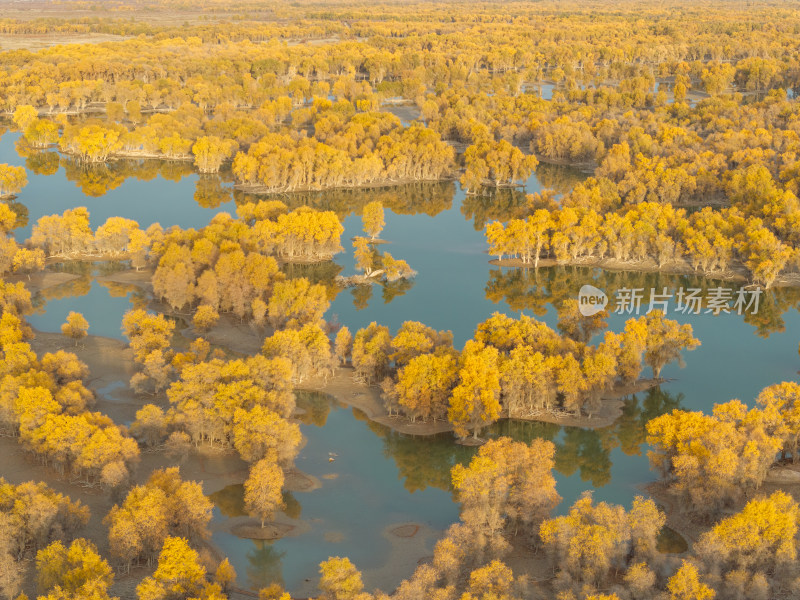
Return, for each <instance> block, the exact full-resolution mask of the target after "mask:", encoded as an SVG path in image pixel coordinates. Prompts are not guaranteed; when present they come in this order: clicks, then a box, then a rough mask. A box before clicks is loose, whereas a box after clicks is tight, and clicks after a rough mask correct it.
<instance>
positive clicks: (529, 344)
mask: <svg viewBox="0 0 800 600" xmlns="http://www.w3.org/2000/svg"><path fill="white" fill-rule="evenodd" d="M603 317H604V315H603V314H602V313H600V314H598V315H595V316H594V317H583V316H582V315H581V314H580V313H579V311H578V307H577V302H576V301H574V300H573V301H572V304H571V305H570V306H567V307H565V310H564V311H562V317H561V320H560V321H559V329H561V331H562V332H563V333H562V334H561V335H560V334H559V333H557V332H555V331H553V330H552V329H550V328H549V327H548V326H547V325H546V324H544V323H541V322H539V321H537V320H536V319H534V318H531V317H528V316H525V315H522V316H520V318H519V319H514V318H512V317H508V316H506V315H503V314H500V313H495V314H494V315H492V317H491V318H490V319H488V320H487V321H485V322H483V323H481V324H479V325H478V328H477V330H476V332H475V337H474V339H473V340H469V341H468V342H467V343H466V345H465V346H464V349H463V350H462V351H460V352H459V351H458V350H456V349H455V348H454V347H453V337H452V334H451V333H450V332H442V331H439V332H437V331H435V330H434V329H432V328H430V327H427V326H425V325H424V324H422V323H418V322H415V321H407V322H405V323H404V324H403V325H402V327H400V329H399V330H398V331H397V334H396V335H395V336H394V337H392V336H391V334H390V332H389V329H388V328H387V327H385V326H381V325H378V324H377V323H372V324H370V325H369V326H368V327H366V328H363V329H360V330H358V331H357V332H356V334H355V335H354V336H353V335H352V334H351V333H350V331H349V329H347V328H346V327H342V328H341V329H340V330H339V332H338V333H337V336H336V340H335V352H336V355H337V358H338V359H339V361H341V362H345V361H346V360H347V359H348V358H350V360H351V362H352V366H353V368H354V369H355V375H356V377H357V378H359V379H360V380H362V381H365V382H367V383H372V384H380V385H381V388H382V390H383V397H384V400H385V403H386V407H387V410H388V411H389V413H390V414H392V413H402V414H403V415H405V416H406V417H408V418H409V419H410V420H411V421H414V420H416V419H421V420H429V419H433V420H444V419H447V420H448V421H449V422H450V423H451V424H452V425H453V427H454V429H455V431H456V433H457V434H458V435H460V436H461V437H464V436H466V435H467V432H468V430H472V431H473V433H474V435H475V436H477V433H478V431H479V430H480V428H481V427H483V426H485V425H488V424H491V423H492V422H494V421H496V420H497V419H498V418H499V417H501V416H506V417H509V418H513V417H521V416H532V415H535V414H538V413H539V412H541V411H547V410H554V409H562V410H564V411H566V412H568V413H571V414H574V415H580V414H583V413H585V414H588V415H591V414H592V413H594V412H596V411H597V410H598V408H599V402H600V400H601V398H602V397H603V395H605V394H606V393H608V392H610V391H612V390H613V389H614V387H615V386H616V385H617V384H618V383H631V382H635V381H637V380H638V379H639V377H640V375H641V372H642V368H643V364H646V365H648V366H650V367H651V368H652V371H653V376H654V377H655V378H658V377H659V376H660V373H661V369H662V368H663V367H664V366H665V365H666V364H668V363H670V362H672V361H674V360H677V359H679V358H680V355H681V352H682V351H683V350H687V349H688V350H691V349H694V348H695V347H697V346H698V345H699V344H700V342H699V341H698V340H697V339H695V338H694V336H693V335H692V329H691V325H688V324H687V325H679V324H678V323H676V322H675V321H672V320H669V319H665V318H664V315H663V313H662V312H661V311H657V310H656V311H653V312H651V313H648V314H647V315H643V316H641V317H639V318H638V319H630V320H629V321H628V322H627V323H626V324H625V329H624V330H623V331H622V332H621V333H619V334H617V333H614V332H606V333H605V336H604V338H603V341H602V342H600V343H599V344H598V345H596V346H592V345H589V344H588V342H589V340H590V339H591V338H592V337H593V336H594V335H595V334H596V333H598V332H599V331H601V330H602V329H604V328H605V327H606V323H605V321H604V318H603Z"/></svg>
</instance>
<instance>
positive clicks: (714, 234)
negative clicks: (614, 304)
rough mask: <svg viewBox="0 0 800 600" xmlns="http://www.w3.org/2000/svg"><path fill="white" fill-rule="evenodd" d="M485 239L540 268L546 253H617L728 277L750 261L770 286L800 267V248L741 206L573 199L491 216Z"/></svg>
mask: <svg viewBox="0 0 800 600" xmlns="http://www.w3.org/2000/svg"><path fill="white" fill-rule="evenodd" d="M798 214H800V213H798ZM486 238H487V241H488V243H489V252H490V254H493V255H495V256H497V257H498V258H499V259H500V260H502V259H503V257H504V256H510V257H515V258H517V259H519V261H520V262H521V263H522V265H523V266H528V265H530V266H532V267H534V268H536V267H538V265H539V261H540V260H541V259H542V258H544V257H548V258H549V257H552V258H553V259H554V260H556V261H557V262H559V263H562V264H563V263H581V262H587V263H591V262H593V261H603V260H613V261H616V264H618V265H622V264H633V265H635V264H637V263H639V264H647V265H651V266H656V267H659V268H665V269H670V268H671V269H676V270H682V269H683V270H691V271H694V272H698V273H701V274H704V275H723V276H725V275H727V274H729V273H730V272H731V271H732V270H734V269H735V268H736V267H737V266H738V265H743V266H744V267H745V268H746V269H747V271H748V273H749V274H750V277H751V278H752V280H753V281H754V282H755V283H758V284H761V285H764V286H765V287H769V286H771V285H772V284H773V283H774V281H775V280H776V278H777V277H778V276H779V275H780V274H781V273H782V272H785V271H790V272H796V271H797V270H798V267H800V249H798V248H797V247H794V245H793V244H792V243H788V242H787V241H784V240H783V239H782V238H781V237H780V236H779V235H776V233H775V231H774V230H773V228H771V227H769V226H768V225H767V224H766V223H765V222H764V221H763V220H762V219H761V218H759V217H754V216H745V214H743V213H742V212H741V211H740V210H738V209H737V208H730V209H724V210H713V209H711V208H708V207H706V208H704V209H702V210H699V211H694V212H692V213H690V214H688V215H687V213H686V211H685V210H684V209H677V210H676V209H675V208H673V207H672V206H671V205H669V204H666V205H664V204H659V203H655V202H644V203H641V204H636V205H633V206H629V207H625V208H622V209H620V210H619V211H614V212H608V213H605V214H603V213H598V212H596V211H594V210H593V209H591V208H580V207H579V208H573V207H572V206H569V205H566V206H563V207H561V208H559V209H556V210H547V209H546V208H538V209H535V210H532V213H531V214H529V215H528V216H526V217H524V218H516V219H511V220H510V221H508V222H507V223H502V222H499V221H495V222H493V223H490V224H489V225H487V227H486Z"/></svg>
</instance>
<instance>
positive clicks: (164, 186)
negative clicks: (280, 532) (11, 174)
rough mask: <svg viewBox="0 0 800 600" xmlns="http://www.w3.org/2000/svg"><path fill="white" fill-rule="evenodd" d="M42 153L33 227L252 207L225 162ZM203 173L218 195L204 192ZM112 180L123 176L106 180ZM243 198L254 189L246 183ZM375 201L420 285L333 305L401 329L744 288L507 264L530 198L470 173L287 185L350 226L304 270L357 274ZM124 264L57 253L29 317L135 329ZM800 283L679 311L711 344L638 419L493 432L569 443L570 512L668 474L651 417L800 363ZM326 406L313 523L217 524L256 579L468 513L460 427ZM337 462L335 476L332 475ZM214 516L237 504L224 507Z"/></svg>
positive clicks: (561, 181) (248, 577) (305, 510)
mask: <svg viewBox="0 0 800 600" xmlns="http://www.w3.org/2000/svg"><path fill="white" fill-rule="evenodd" d="M17 138H18V136H17V135H16V134H5V135H3V136H2V138H0V162H8V163H11V164H21V165H24V164H26V159H25V158H22V157H20V156H19V155H18V154H17V151H16V148H15V141H16V140H17ZM48 161H49V162H48ZM56 161H60V162H56ZM27 162H28V163H30V164H29V166H31V164H33V165H34V166H36V165H41V164H45V163H46V164H50V165H51V167H50V169H49V170H45V171H47V172H51V171H54V172H52V173H51V174H47V175H45V174H35V173H33V172H32V171H30V169H29V173H28V177H29V180H30V183H29V185H28V186H27V187H26V188H25V189H24V190H23V191H22V193H21V194H20V195H19V197H18V198H17V199H16V202H15V206H16V207H17V209H18V211H19V212H20V213H21V214H24V213H25V212H27V215H28V217H27V218H28V223H27V225H26V226H24V227H21V228H20V229H19V230H18V236H19V238H20V239H24V238H27V237H28V236H29V234H30V229H31V226H32V224H33V223H34V222H35V220H36V219H38V218H39V217H40V216H42V215H45V214H52V213H55V212H59V213H60V212H62V211H63V210H64V209H66V208H71V207H74V206H87V207H88V208H89V210H90V212H91V217H92V225H93V226H94V227H96V226H98V225H99V224H101V223H102V222H103V221H104V220H105V219H106V218H107V217H109V216H114V215H119V216H124V217H128V218H133V219H136V220H137V221H138V222H139V223H140V224H141V225H142V226H145V227H146V226H147V225H149V224H150V223H153V222H159V223H161V224H162V225H163V226H165V227H167V226H170V225H180V226H181V227H201V226H203V225H205V224H206V223H207V222H208V221H209V219H210V218H211V217H212V216H213V215H214V214H215V213H217V212H219V211H223V210H225V211H228V212H233V211H234V209H235V203H234V200H233V197H234V194H231V192H230V189H229V187H230V184H229V183H226V182H225V181H224V179H225V177H224V176H223V177H222V178H220V179H213V180H209V179H208V178H206V179H205V180H202V181H201V180H200V179H199V178H198V176H197V175H195V174H192V173H191V172H190V169H187V166H186V165H174V164H173V165H156V166H152V165H147V164H144V163H133V162H126V163H125V164H122V165H111V170H110V171H108V170H106V171H102V169H101V171H102V172H99V173H98V172H95V171H91V172H82V171H80V169H77V170H76V167H75V165H73V164H71V163H70V162H69V161H68V160H65V159H64V158H63V157H62V158H61V159H58V157H57V156H56V158H53V157H44V158H43V157H36V159H35V160H33V159H28V160H27ZM36 168H37V169H39V168H40V166H37V167H36ZM42 173H44V171H43V172H42ZM578 177H580V175H579V174H576V173H574V172H571V171H569V170H553V169H548V168H547V167H544V166H542V167H540V169H539V178H541V179H542V180H544V181H545V182H546V183H547V185H551V186H552V185H568V184H569V182H570V181H574V180H576V179H577V178H578ZM539 178H537V177H536V176H534V177H532V178H531V180H530V181H529V182H528V183H527V185H526V188H527V191H528V192H532V191H537V190H539V189H541V183H540V182H539ZM98 182H99V183H98ZM198 183H200V184H201V188H202V189H201V192H202V194H201V198H200V199H201V201H202V204H203V206H201V205H200V204H199V203H198V201H197V200H196V199H195V195H196V193H197V191H198ZM76 184H78V185H76ZM105 189H107V190H108V191H106V192H105V193H102V192H103V190H105ZM87 193H89V194H97V195H94V196H93V195H87ZM235 196H236V198H237V200H238V201H246V197H245V196H244V195H242V194H235ZM375 198H379V199H381V200H382V201H383V202H384V205H385V206H387V207H389V210H387V214H386V221H387V224H386V228H385V229H384V231H383V233H382V234H381V238H383V239H385V240H386V241H387V242H389V243H387V244H384V245H381V246H380V250H381V251H382V252H385V251H388V252H390V253H391V254H392V255H393V256H394V257H395V258H402V259H404V260H406V261H408V263H409V264H410V265H411V266H412V267H413V268H414V269H416V270H417V271H418V275H417V277H416V278H415V279H414V280H413V281H412V282H409V283H408V284H407V285H405V286H401V285H396V286H391V287H387V288H382V287H380V286H374V288H372V290H371V296H370V297H368V298H365V297H364V296H363V295H359V294H360V293H359V292H356V293H355V295H354V293H353V291H352V290H343V291H341V292H340V293H339V294H338V296H337V297H336V299H335V300H334V301H333V303H332V305H331V308H330V310H329V312H328V314H327V318H328V319H331V320H334V319H335V320H337V321H338V322H339V323H341V324H344V325H347V326H348V327H350V328H351V330H355V329H357V328H359V327H363V326H365V325H367V324H369V323H370V322H371V321H377V322H379V323H382V324H385V325H387V326H389V327H390V328H391V329H392V330H395V329H397V327H399V326H400V325H401V324H402V322H403V321H406V320H419V321H423V322H425V323H427V324H428V325H431V326H432V327H435V328H436V329H445V330H451V331H452V332H453V334H454V338H455V342H456V344H457V345H459V346H460V345H461V344H463V343H464V341H465V340H466V339H468V338H469V337H471V336H472V334H473V331H474V328H475V326H476V324H477V323H478V322H480V321H483V320H485V319H486V318H487V317H488V316H489V315H490V314H491V313H492V312H493V311H501V312H505V313H508V314H511V315H518V314H520V313H525V314H529V315H535V316H536V317H537V318H539V319H542V320H544V321H546V322H547V323H549V324H550V325H551V326H554V325H555V322H556V320H557V314H556V311H555V309H554V307H553V303H554V302H555V303H556V304H558V303H559V302H560V301H561V300H563V299H564V298H570V297H575V296H577V293H578V290H579V289H580V287H581V285H583V284H584V283H587V282H591V283H593V284H594V285H596V286H597V287H599V288H601V289H604V290H606V291H607V292H608V293H609V294H610V295H613V292H614V290H617V289H619V288H621V287H625V286H627V287H642V288H645V289H649V288H651V287H652V288H656V289H659V290H660V289H661V288H662V287H665V286H666V287H668V288H670V289H676V288H679V287H713V286H716V285H722V286H723V287H734V288H735V287H736V286H732V285H730V284H726V283H721V282H713V281H708V280H704V279H701V278H687V277H675V276H669V275H663V274H661V275H659V274H655V275H652V274H651V275H641V274H633V273H609V272H604V271H602V270H599V269H588V268H548V269H539V271H538V272H535V271H521V270H516V269H506V268H503V269H501V268H498V267H493V266H492V265H490V264H489V263H488V259H489V257H488V256H487V254H486V253H485V250H486V244H485V241H484V237H483V233H482V231H481V228H482V224H483V222H484V221H485V220H487V219H492V218H497V217H499V216H502V214H504V211H507V210H509V209H510V208H513V206H515V205H518V204H519V202H520V201H521V196H520V195H519V194H511V193H508V192H503V193H501V194H499V195H497V196H496V197H494V198H491V199H488V200H486V199H475V198H465V195H464V194H463V192H461V190H460V188H459V186H458V184H456V183H441V184H429V185H416V186H403V187H402V188H396V189H377V190H362V191H334V192H330V193H327V192H326V193H325V194H308V195H297V196H291V197H284V198H283V199H284V200H285V201H286V202H287V203H288V204H290V205H294V204H297V203H303V202H307V203H309V204H312V205H314V206H317V207H320V208H330V209H332V210H336V211H337V213H339V214H340V216H341V217H343V218H344V225H345V234H344V236H343V238H342V239H343V244H344V245H345V246H346V251H345V253H343V254H341V255H339V256H337V259H336V264H334V265H321V266H315V267H297V268H295V269H292V272H293V273H296V274H304V273H305V274H309V275H312V276H314V277H316V278H319V279H321V280H326V281H327V280H330V279H331V278H332V277H333V276H334V275H335V274H336V273H337V272H341V273H342V274H345V275H348V274H352V273H354V267H353V257H352V248H351V247H350V239H351V238H352V237H353V236H355V235H359V234H360V233H361V231H360V230H361V222H360V218H359V217H358V216H357V215H356V214H352V213H353V210H352V209H351V208H349V207H353V206H356V207H360V206H362V205H363V204H364V203H366V202H368V201H370V200H372V199H375ZM356 212H357V211H356ZM123 267H124V265H108V264H105V265H104V264H95V265H80V266H75V265H66V266H62V267H58V266H56V267H55V268H63V269H73V270H74V272H76V274H78V275H79V276H80V277H79V278H78V279H77V280H76V281H74V282H71V283H69V284H65V285H63V286H59V287H58V288H51V289H49V290H47V291H46V294H44V295H41V296H39V297H37V299H36V301H37V304H38V312H37V313H36V314H34V315H32V316H31V317H30V322H31V323H32V324H33V325H34V326H35V327H37V328H38V329H41V330H45V331H58V329H59V327H60V325H61V323H63V322H64V319H65V317H66V314H67V313H68V312H69V311H70V310H76V311H79V312H82V313H84V314H85V315H86V316H87V318H88V319H89V321H90V324H91V328H90V333H93V334H97V335H105V336H110V337H117V338H119V337H120V329H119V328H120V321H121V319H122V315H123V313H124V312H125V311H126V310H128V309H129V308H130V307H131V306H133V305H141V303H142V302H144V301H145V299H144V298H142V296H141V293H140V292H138V291H136V289H135V288H126V287H125V286H119V285H110V284H108V283H105V284H103V283H101V282H100V281H98V280H96V279H95V277H96V276H99V275H104V274H108V273H109V272H111V271H113V270H114V269H117V268H123ZM361 292H363V290H361ZM798 297H799V296H798V292H797V291H795V290H773V291H770V292H769V293H768V294H767V297H766V298H764V301H763V302H762V307H761V310H760V312H759V314H758V315H757V317H755V318H754V317H747V318H744V317H742V316H740V315H736V314H727V315H726V314H722V315H719V316H714V315H710V314H700V315H681V314H674V313H670V314H669V315H668V316H669V317H670V318H675V319H677V320H678V321H680V322H689V323H691V324H692V326H693V327H694V331H695V335H696V336H697V337H699V338H700V339H701V340H702V344H703V345H702V346H701V347H700V348H698V349H697V350H695V351H694V352H691V353H688V354H687V356H686V363H687V365H686V367H685V368H684V369H681V368H679V367H678V365H669V366H668V367H666V368H665V369H664V371H663V373H662V375H663V376H664V377H665V378H667V379H668V381H667V382H666V383H665V384H663V385H662V386H661V388H660V389H658V390H651V391H650V392H647V393H643V394H637V395H635V396H633V397H630V398H628V399H627V400H626V405H625V411H624V414H623V417H622V418H621V419H620V420H619V421H618V422H617V423H615V424H614V425H613V426H611V427H608V428H604V429H601V430H597V431H585V430H580V429H564V428H560V427H557V426H551V425H546V424H539V423H520V422H504V423H500V424H498V425H496V426H495V427H494V428H493V429H492V433H493V434H494V435H512V436H513V437H515V438H516V439H524V440H527V439H532V438H533V437H545V438H548V439H552V440H553V441H554V442H555V443H556V444H557V447H558V453H557V473H556V478H557V481H558V490H559V493H560V494H561V495H562V496H563V497H564V502H563V503H562V505H561V506H560V507H559V511H563V510H565V509H566V508H567V507H568V505H569V504H570V503H571V502H572V501H574V499H575V498H576V497H577V496H578V494H579V493H580V492H582V491H584V490H588V489H594V490H595V497H596V498H597V499H601V500H609V501H614V502H622V503H626V504H628V503H629V502H630V500H631V498H632V497H633V496H634V495H635V494H636V493H640V492H639V488H638V487H637V486H641V485H642V484H646V483H647V482H649V481H652V480H653V479H654V476H653V474H652V473H651V472H650V471H649V468H648V463H647V458H646V447H645V446H644V434H643V426H644V423H646V421H647V420H648V419H649V418H652V417H654V416H657V415H658V414H661V413H662V412H664V411H667V410H672V409H673V408H675V407H683V408H688V409H698V410H699V409H702V410H709V409H710V408H711V407H712V406H713V404H714V403H719V402H725V401H727V400H729V399H731V398H740V399H741V400H743V401H745V402H752V400H753V398H754V397H755V395H757V393H758V392H759V391H760V390H761V389H762V388H763V387H765V386H767V385H770V384H772V383H776V382H780V381H783V380H787V379H794V378H796V376H797V370H798V368H800V358H798V353H797V343H798V340H799V339H800V318H799V317H798V312H797V310H796V308H797V302H798ZM624 320H625V318H624V317H623V316H620V315H612V317H611V318H610V320H609V325H610V328H611V329H613V330H619V329H621V328H622V326H623V324H624ZM315 406H316V412H315V414H317V416H318V418H317V419H316V421H314V422H313V423H312V422H309V423H308V424H305V425H303V433H304V435H305V436H306V438H307V440H308V442H307V445H306V446H305V447H304V449H303V451H302V452H301V455H300V457H299V458H298V461H297V466H298V468H300V469H301V470H303V471H305V472H307V473H309V474H311V475H314V476H317V477H320V478H321V481H322V487H321V488H320V489H318V490H316V491H313V492H307V493H297V494H294V495H293V502H292V507H293V512H294V513H297V512H298V511H299V515H300V518H301V519H303V520H306V521H308V523H309V524H310V525H311V529H310V531H309V532H308V533H305V534H303V535H300V536H297V537H290V538H286V539H282V540H279V541H276V542H272V543H254V542H251V541H247V540H240V539H238V538H235V537H233V536H230V535H225V534H222V533H217V534H215V536H214V540H215V542H216V543H217V544H218V545H219V546H220V547H221V549H222V550H223V551H224V552H225V553H227V554H228V555H229V556H230V557H231V560H232V561H233V563H234V566H235V567H236V569H237V571H238V573H239V577H240V585H242V586H243V587H259V586H262V585H265V584H267V583H269V582H270V581H272V580H275V579H280V580H282V581H283V582H284V583H285V584H286V585H287V587H288V589H289V590H291V591H298V590H301V589H306V587H307V585H308V583H307V582H305V579H306V578H311V579H312V580H315V579H316V577H317V565H318V563H319V562H320V561H322V560H325V559H326V558H327V557H328V556H330V555H341V556H349V557H350V558H351V559H352V560H353V561H354V562H355V564H356V565H357V566H358V567H359V568H361V569H364V570H365V580H366V582H367V584H368V587H369V585H370V571H371V570H373V569H376V568H378V567H380V566H382V565H383V564H384V563H385V561H386V560H387V558H388V557H389V552H390V545H389V542H388V541H387V539H386V538H385V537H384V536H383V534H382V532H383V530H384V529H385V528H386V527H387V526H389V525H392V524H399V523H404V522H417V523H424V524H426V525H428V526H429V527H431V528H432V529H435V530H442V529H445V528H446V527H447V526H448V525H449V524H450V523H452V522H454V521H455V520H456V519H457V516H458V506H457V504H455V503H454V502H453V499H452V496H451V493H450V490H449V470H450V467H451V466H452V465H453V464H455V462H457V461H467V460H469V457H470V455H471V452H472V451H471V450H468V449H465V448H462V447H460V446H457V445H455V444H454V443H453V441H452V439H451V438H450V437H449V436H437V437H435V438H427V439H419V438H416V439H415V438H411V437H409V436H403V435H399V434H396V433H393V432H391V431H388V430H386V429H385V428H383V427H380V426H377V425H375V424H373V423H369V422H368V421H366V420H365V419H364V418H363V416H362V415H360V413H358V412H357V411H354V410H352V409H347V408H342V407H337V406H331V405H330V404H329V403H328V401H327V400H324V399H321V398H316V400H315ZM329 452H334V453H336V454H338V456H339V457H338V458H337V459H336V461H335V462H333V463H329V462H328V453H329ZM333 473H335V474H336V478H335V479H326V478H323V476H324V475H330V474H333ZM215 515H216V518H217V519H224V518H225V517H224V516H223V515H222V514H221V512H220V511H219V510H217V511H216V512H215ZM326 534H328V536H327V537H326ZM336 540H338V541H336ZM432 543H433V542H432V540H429V542H428V545H427V547H426V548H425V553H427V554H430V550H431V546H432ZM423 555H424V554H423ZM421 556H422V555H421ZM421 556H420V557H421ZM408 575H410V572H398V573H397V581H395V582H394V583H395V584H396V583H398V582H399V581H400V580H401V579H403V578H405V577H407V576H408ZM387 591H388V590H387Z"/></svg>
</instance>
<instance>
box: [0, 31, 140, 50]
mask: <svg viewBox="0 0 800 600" xmlns="http://www.w3.org/2000/svg"><path fill="white" fill-rule="evenodd" d="M127 39H130V37H126V36H122V35H114V34H111V33H42V34H25V35H12V34H0V52H3V51H6V50H31V51H36V50H41V49H42V48H49V47H51V46H58V45H59V44H99V43H100V42H119V41H122V40H127Z"/></svg>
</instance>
